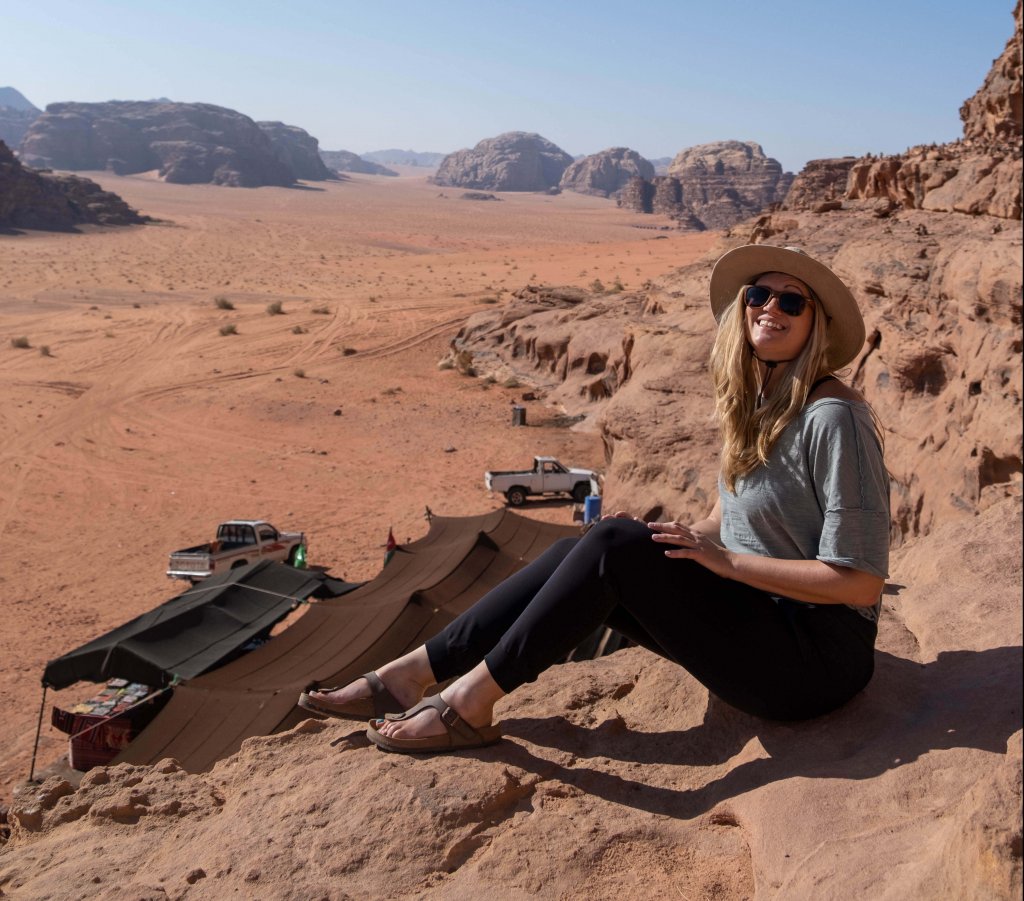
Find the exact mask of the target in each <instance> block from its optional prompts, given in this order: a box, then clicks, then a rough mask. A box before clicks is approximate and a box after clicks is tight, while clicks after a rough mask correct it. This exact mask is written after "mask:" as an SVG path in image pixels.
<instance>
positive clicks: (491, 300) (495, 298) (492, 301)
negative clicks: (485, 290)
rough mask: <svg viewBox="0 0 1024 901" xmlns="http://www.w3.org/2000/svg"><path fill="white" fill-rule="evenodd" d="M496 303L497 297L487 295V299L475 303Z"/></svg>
mask: <svg viewBox="0 0 1024 901" xmlns="http://www.w3.org/2000/svg"><path fill="white" fill-rule="evenodd" d="M497 302H498V298H497V297H493V296H491V295H488V296H487V297H481V298H480V300H478V301H477V303H497Z"/></svg>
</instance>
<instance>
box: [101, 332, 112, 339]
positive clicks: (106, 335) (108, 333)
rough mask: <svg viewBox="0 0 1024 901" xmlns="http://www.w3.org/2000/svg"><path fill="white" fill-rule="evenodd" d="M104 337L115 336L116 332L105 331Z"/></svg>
mask: <svg viewBox="0 0 1024 901" xmlns="http://www.w3.org/2000/svg"><path fill="white" fill-rule="evenodd" d="M103 337H104V338H113V337H114V333H113V332H109V331H108V332H104V333H103Z"/></svg>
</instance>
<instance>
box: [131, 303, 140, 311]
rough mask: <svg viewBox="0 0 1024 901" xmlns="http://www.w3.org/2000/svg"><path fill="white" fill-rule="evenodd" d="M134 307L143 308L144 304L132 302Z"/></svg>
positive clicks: (136, 308) (135, 308)
mask: <svg viewBox="0 0 1024 901" xmlns="http://www.w3.org/2000/svg"><path fill="white" fill-rule="evenodd" d="M132 309H133V310H141V309H142V304H141V303H133V304H132Z"/></svg>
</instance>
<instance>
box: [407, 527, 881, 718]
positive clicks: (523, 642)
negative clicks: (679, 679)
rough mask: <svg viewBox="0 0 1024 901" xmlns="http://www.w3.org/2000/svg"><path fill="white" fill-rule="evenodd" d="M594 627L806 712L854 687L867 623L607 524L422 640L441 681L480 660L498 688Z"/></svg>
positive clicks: (781, 710) (565, 543)
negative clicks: (781, 595) (719, 572)
mask: <svg viewBox="0 0 1024 901" xmlns="http://www.w3.org/2000/svg"><path fill="white" fill-rule="evenodd" d="M601 625H607V626H610V627H611V628H613V629H616V630H617V631H619V632H621V633H623V634H624V635H626V636H627V637H628V638H630V639H632V640H633V641H635V642H636V643H637V644H640V645H643V646H644V647H646V648H648V649H649V650H651V651H653V652H654V653H656V654H659V655H661V656H662V657H666V658H667V659H669V660H672V661H674V662H675V663H678V664H679V665H680V666H682V667H684V668H685V669H687V670H688V671H689V672H690V673H692V674H693V676H694V677H695V678H697V679H698V680H699V681H700V682H701V683H703V684H704V685H705V686H706V687H707V688H708V689H709V690H710V691H712V692H713V693H714V694H716V695H717V696H718V697H720V698H721V699H722V700H724V701H726V702H727V703H729V704H731V705H733V706H734V707H737V708H739V709H740V710H743V711H745V712H747V713H750V714H754V715H756V716H761V717H767V718H769V719H804V718H806V717H812V716H817V715H818V714H821V713H825V712H827V711H829V710H833V709H835V708H836V707H838V706H840V705H841V704H843V703H845V702H846V701H848V700H849V699H850V698H851V697H853V695H855V694H856V693H857V692H858V691H860V690H861V689H862V688H863V687H864V686H865V685H866V684H867V683H868V680H869V679H870V678H871V673H872V670H873V668H874V643H875V634H876V631H877V629H876V626H875V624H874V623H872V622H871V621H870V620H868V619H866V618H864V617H863V616H861V615H860V614H859V613H857V612H856V611H855V610H851V609H850V608H849V607H846V606H843V605H841V604H819V605H810V604H801V603H798V602H796V601H788V600H785V599H778V600H776V599H774V598H772V597H771V596H770V595H768V594H766V593H764V592H763V591H759V590H757V589H755V588H751V587H750V586H748V585H744V584H743V583H741V582H734V581H732V580H731V579H723V578H722V577H721V576H716V575H715V574H714V573H712V572H711V571H710V570H707V569H705V568H704V567H703V566H701V565H700V564H698V563H694V562H693V561H691V560H673V559H671V558H669V557H666V556H665V555H664V546H663V545H659V544H658V543H657V542H655V541H652V540H651V531H650V530H649V529H648V528H647V526H646V525H644V524H643V523H638V522H635V521H633V520H630V519H606V520H602V521H601V522H600V523H598V524H597V525H595V526H594V527H593V528H592V529H591V530H590V531H589V532H587V534H586V535H584V536H583V537H582V538H565V539H562V540H561V541H558V542H556V543H555V544H553V545H552V546H551V547H550V548H548V549H547V550H546V551H545V552H544V553H543V554H542V555H541V556H540V557H538V558H537V559H536V560H534V561H533V562H532V563H530V564H529V565H528V566H526V567H524V568H523V569H521V570H519V572H517V573H515V574H514V575H512V576H510V577H509V578H508V579H506V580H505V581H504V582H502V583H501V584H500V585H498V586H497V587H496V588H494V589H493V590H492V591H490V592H488V593H487V594H486V595H484V596H483V597H482V598H481V599H480V600H479V601H478V602H477V603H476V604H475V605H474V606H473V607H471V608H470V609H469V610H467V611H466V612H465V613H463V614H462V615H461V616H459V617H458V618H457V619H455V620H454V621H453V622H452V623H450V624H449V625H448V626H447V627H446V628H445V629H444V630H443V631H442V632H440V633H439V634H438V635H436V636H435V637H433V638H431V639H430V640H429V641H428V642H427V645H426V647H427V655H428V657H429V659H430V665H431V668H432V669H433V671H434V676H435V677H436V678H437V680H438V681H439V682H442V681H444V680H446V679H450V678H452V677H454V676H459V675H462V674H463V673H465V672H468V671H469V670H470V669H472V668H473V667H474V666H476V665H477V664H478V663H479V662H480V661H481V660H484V661H486V663H487V669H488V670H489V671H490V673H491V676H492V677H493V678H494V680H495V681H496V682H497V683H498V685H499V686H500V687H501V689H502V690H503V691H505V692H510V691H512V690H514V689H516V688H518V687H519V686H520V685H522V684H523V683H525V682H532V681H533V680H534V679H536V678H537V676H539V675H540V674H541V673H542V672H543V671H544V670H545V669H547V668H548V667H549V666H551V665H552V664H553V663H555V662H557V661H559V660H561V659H564V658H565V656H566V655H567V654H568V653H569V652H570V651H571V650H572V649H573V648H574V647H576V645H578V644H579V643H580V642H581V641H583V639H584V638H586V637H587V636H588V635H590V634H591V633H592V632H593V631H594V630H595V629H597V628H598V627H599V626H601Z"/></svg>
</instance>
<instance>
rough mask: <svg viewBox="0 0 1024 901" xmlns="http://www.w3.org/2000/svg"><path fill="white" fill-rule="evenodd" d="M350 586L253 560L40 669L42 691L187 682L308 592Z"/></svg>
mask: <svg viewBox="0 0 1024 901" xmlns="http://www.w3.org/2000/svg"><path fill="white" fill-rule="evenodd" d="M358 587H359V584H358V583H355V584H354V583H350V582H344V581H342V580H340V579H334V578H331V577H330V576H328V575H326V574H325V573H322V572H317V571H314V570H304V569H294V568H293V567H291V566H285V565H284V564H281V563H274V562H272V561H269V560H260V561H258V562H256V563H251V564H249V565H248V566H243V567H239V568H238V569H234V570H231V571H230V572H226V573H222V574H221V575H218V576H211V577H210V578H209V579H206V580H205V581H203V582H200V583H199V584H197V585H195V586H194V587H192V588H190V589H189V590H188V591H186V592H185V593H184V594H181V595H179V596H178V597H175V598H171V600H169V601H166V602H165V603H163V604H161V605H160V606H159V607H156V608H154V609H153V610H150V611H149V612H148V613H143V614H142V615H141V616H139V617H136V618H135V619H133V620H131V622H127V623H125V624H124V625H123V626H119V627H118V628H116V629H114V630H112V631H110V632H108V633H107V634H106V635H101V636H100V637H99V638H96V639H94V640H93V641H90V642H88V643H87V644H84V645H82V646H81V647H80V648H76V649H75V650H73V651H69V652H68V653H67V654H64V655H63V656H61V657H58V658H57V659H55V660H51V661H50V662H49V663H47V664H46V669H45V671H44V672H43V686H44V687H45V688H56V689H60V688H66V687H67V686H69V685H72V684H73V683H75V682H82V681H85V682H106V681H107V680H108V679H113V678H120V679H127V680H129V681H131V682H142V683H143V684H145V685H152V686H155V687H158V686H162V685H167V684H170V683H171V682H173V681H175V680H184V679H193V678H195V677H196V676H198V675H200V674H202V673H205V672H207V671H208V670H211V669H213V668H215V667H216V666H218V665H219V664H221V663H222V662H224V661H226V660H229V659H231V657H232V655H234V654H236V653H237V651H238V650H239V649H240V648H241V647H243V646H244V645H245V644H246V643H248V642H249V641H250V640H252V639H253V638H255V637H256V636H258V635H260V634H261V633H263V632H267V631H269V629H270V628H271V627H272V626H273V625H274V623H276V622H278V620H280V619H282V618H284V617H285V616H286V615H287V614H288V612H289V611H290V610H292V609H293V608H294V607H295V606H296V605H298V604H299V603H301V602H302V601H304V600H306V599H307V598H309V597H310V596H311V595H313V596H316V597H338V596H339V595H342V594H345V593H346V592H347V591H352V590H353V589H355V588H358Z"/></svg>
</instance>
